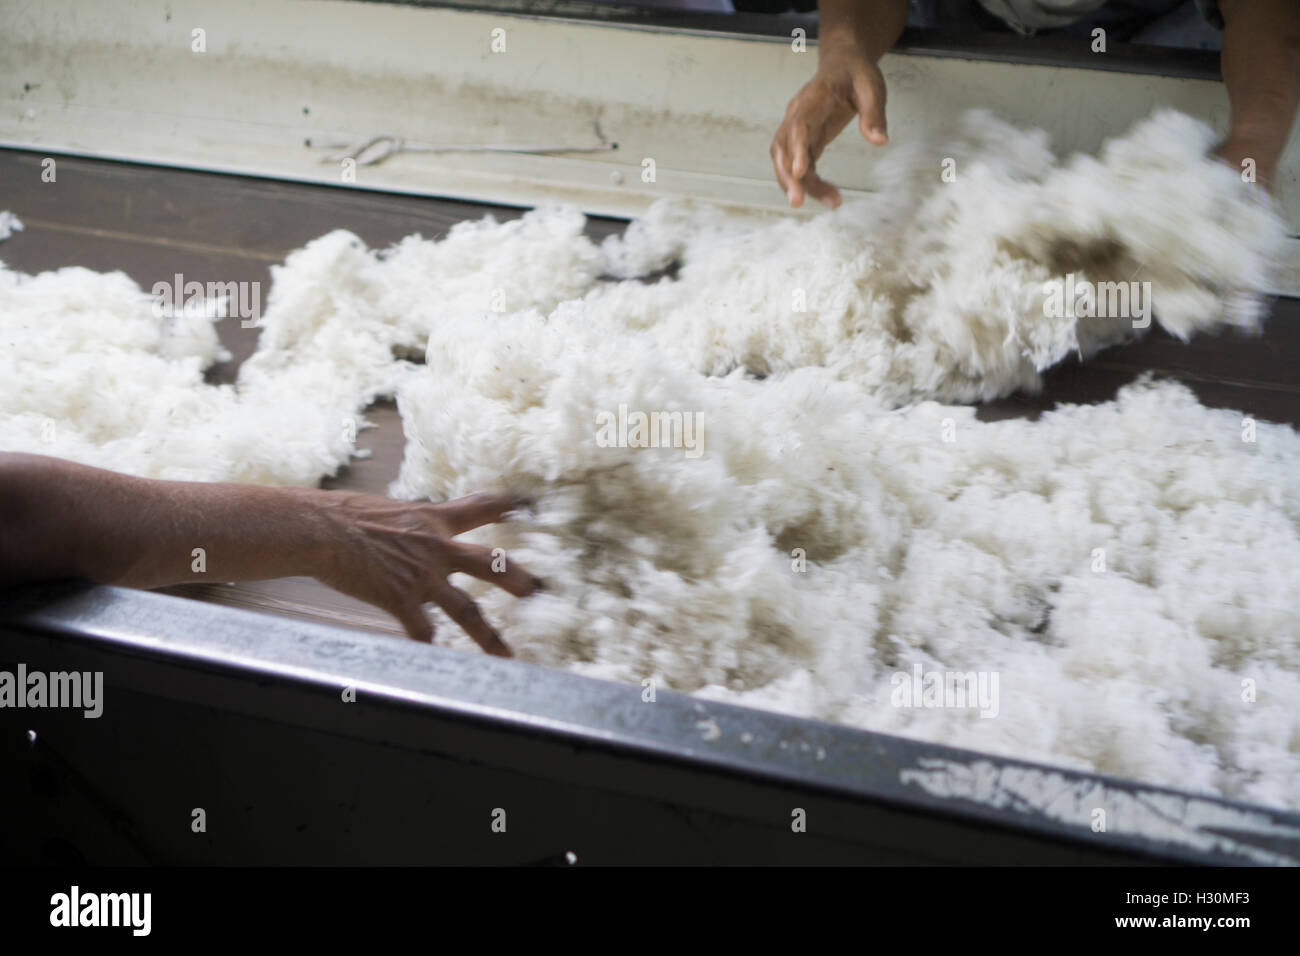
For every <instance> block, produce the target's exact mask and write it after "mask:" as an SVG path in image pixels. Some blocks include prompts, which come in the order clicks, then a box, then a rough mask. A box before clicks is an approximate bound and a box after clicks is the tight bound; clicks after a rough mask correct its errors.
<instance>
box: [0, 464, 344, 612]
mask: <svg viewBox="0 0 1300 956" xmlns="http://www.w3.org/2000/svg"><path fill="white" fill-rule="evenodd" d="M329 494H330V493H328V492H320V491H314V490H312V489H305V488H261V487H256V486H251V485H233V484H210V483H201V482H180V481H151V480H147V479H143V478H133V477H130V476H128V475H120V474H117V473H115V472H111V471H104V470H102V469H98V468H89V467H86V466H84V465H78V464H74V463H72V462H68V461H63V460H61V459H57V458H45V457H42V456H39V455H20V454H11V453H0V582H3V583H7V584H12V583H18V582H23V581H39V580H52V579H57V578H71V577H77V578H86V579H89V580H91V581H95V582H98V583H102V584H121V585H126V586H131V587H144V588H151V587H160V586H162V585H166V584H177V583H180V582H183V581H195V580H212V581H237V580H258V579H263V578H276V577H284V576H289V575H311V576H315V575H317V574H319V573H321V572H322V570H323V569H324V562H325V561H327V560H328V556H329V553H330V547H331V535H332V534H333V531H332V529H331V528H330V526H329V523H328V520H327V518H326V517H325V515H324V513H323V511H322V509H321V507H320V504H321V502H322V500H323V496H328V495H329ZM196 549H201V551H198V552H197V553H196Z"/></svg>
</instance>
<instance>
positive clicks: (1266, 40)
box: [1219, 0, 1300, 184]
mask: <svg viewBox="0 0 1300 956" xmlns="http://www.w3.org/2000/svg"><path fill="white" fill-rule="evenodd" d="M1219 9H1220V10H1221V11H1222V13H1223V21H1224V30H1223V55H1222V57H1221V63H1222V68H1223V82H1224V84H1225V85H1226V86H1227V88H1228V101H1229V103H1230V104H1231V105H1232V125H1231V128H1230V129H1229V131H1228V136H1227V139H1225V140H1224V142H1223V144H1222V145H1221V146H1220V147H1219V155H1220V156H1221V157H1223V159H1224V160H1225V161H1227V162H1229V163H1231V164H1232V165H1234V166H1237V167H1238V168H1240V165H1241V162H1242V160H1245V159H1253V160H1255V166H1256V173H1257V175H1258V177H1259V179H1260V181H1261V182H1264V183H1266V184H1271V182H1272V180H1273V174H1274V172H1275V170H1276V169H1277V163H1278V160H1279V159H1280V158H1281V156H1282V151H1283V149H1285V148H1286V143H1287V139H1288V138H1289V137H1290V135H1291V125H1292V123H1293V122H1294V120H1295V114H1296V110H1297V108H1300V0H1220V3H1219Z"/></svg>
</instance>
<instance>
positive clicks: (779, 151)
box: [772, 127, 791, 199]
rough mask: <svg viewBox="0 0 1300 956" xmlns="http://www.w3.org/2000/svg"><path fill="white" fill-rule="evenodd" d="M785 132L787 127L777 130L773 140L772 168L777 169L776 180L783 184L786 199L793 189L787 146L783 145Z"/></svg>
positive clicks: (782, 190)
mask: <svg viewBox="0 0 1300 956" xmlns="http://www.w3.org/2000/svg"><path fill="white" fill-rule="evenodd" d="M784 134H785V127H782V128H781V129H780V130H779V131H777V134H776V136H777V138H776V139H775V140H773V141H772V168H773V169H774V170H776V181H777V182H778V183H780V184H781V192H783V193H785V196H786V199H789V198H790V189H791V180H790V170H789V169H788V168H786V155H785V148H784V147H783V146H782V145H781V141H782V138H783V136H784Z"/></svg>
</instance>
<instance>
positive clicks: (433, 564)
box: [0, 452, 539, 656]
mask: <svg viewBox="0 0 1300 956" xmlns="http://www.w3.org/2000/svg"><path fill="white" fill-rule="evenodd" d="M512 507H513V505H512V503H511V502H510V500H509V499H507V498H503V497H499V496H491V495H475V496H472V497H469V498H460V499H457V500H456V501H450V502H447V503H445V504H423V503H413V502H398V501H391V500H389V499H387V498H381V497H378V496H374V495H359V494H351V493H348V492H337V491H318V490H315V489H309V488H263V487H258V486H254V485H236V484H209V483H203V482H184V481H151V480H148V479H144V478H133V477H130V476H128V475H121V474H117V473H116V472H111V471H104V470H102V469H99V468H89V467H86V466H84V465H78V464H74V463H72V462H69V461H63V460H61V459H58V458H46V457H43V456H40V455H23V454H14V453H8V452H0V584H16V583H21V582H31V581H41V580H54V579H58V578H86V579H88V580H91V581H95V582H98V583H101V584H121V585H126V586H129V587H140V588H153V587H161V586H163V585H167V584H179V583H181V582H185V581H251V580H259V579H264V578H278V577H287V576H290V575H307V576H310V577H314V578H317V579H319V580H320V581H322V582H323V583H325V584H328V585H329V586H331V587H333V588H336V589H337V590H340V591H343V592H344V593H345V594H350V595H352V596H353V597H356V598H359V599H361V600H363V601H367V602H369V603H371V604H375V605H377V606H379V607H381V608H383V609H384V610H386V611H388V612H389V613H391V614H393V615H394V616H395V617H396V618H397V619H398V620H400V621H401V622H402V625H403V626H404V627H405V628H406V630H407V632H408V633H409V634H410V635H411V636H412V637H414V638H416V639H417V640H424V641H428V640H431V639H432V637H433V627H432V625H431V624H430V623H429V621H428V619H427V618H426V617H425V615H424V612H423V610H422V609H421V605H423V604H425V603H429V602H432V603H436V604H438V605H439V606H440V607H442V608H443V610H445V611H446V612H447V613H448V615H449V616H450V617H451V618H452V619H453V620H455V621H456V622H457V623H458V624H459V625H460V626H461V627H463V628H464V629H465V631H466V632H467V633H468V634H469V635H470V636H471V637H473V638H474V640H476V641H477V642H478V643H479V644H480V646H482V647H483V649H484V650H486V651H488V652H489V653H493V654H498V655H502V656H506V655H508V654H509V653H510V652H509V649H508V648H507V647H506V645H505V644H504V643H503V642H502V641H501V638H500V637H499V636H498V635H497V634H496V632H495V631H494V630H493V629H492V628H491V627H490V626H489V625H488V624H487V622H486V621H484V620H483V617H482V615H481V614H480V613H479V610H478V607H477V606H476V605H475V604H474V602H473V600H471V599H470V598H469V596H468V595H466V594H465V593H464V592H463V591H460V590H459V589H457V588H455V587H453V586H452V585H451V584H450V583H448V581H447V576H448V575H449V574H452V573H455V572H463V573H466V574H470V575H473V576H474V577H477V578H481V579H483V580H486V581H491V582H492V583H494V584H496V585H498V586H500V587H502V588H504V589H505V590H507V591H509V592H510V593H511V594H515V595H518V596H520V597H522V596H524V595H527V594H530V593H532V592H533V591H534V590H535V589H536V588H537V586H538V583H539V582H538V581H537V580H536V579H534V578H533V577H532V575H530V574H529V573H528V572H527V571H525V570H524V569H523V568H521V567H519V566H518V565H516V564H514V563H513V562H509V561H508V562H507V563H506V568H505V570H504V571H502V572H500V573H497V572H496V571H494V570H493V568H492V555H491V552H489V551H488V550H487V549H486V548H482V547H478V546H476V545H471V544H468V543H466V542H461V541H456V540H453V536H454V535H457V534H461V533H462V532H465V531H469V530H470V529H472V528H476V527H478V526H480V525H483V524H486V523H488V522H493V521H500V520H502V518H503V517H504V516H505V515H506V514H507V513H508V512H509V511H510V510H511V508H512ZM195 549H202V562H201V564H200V561H199V555H197V554H196V553H195ZM498 566H499V564H498ZM197 568H201V570H197Z"/></svg>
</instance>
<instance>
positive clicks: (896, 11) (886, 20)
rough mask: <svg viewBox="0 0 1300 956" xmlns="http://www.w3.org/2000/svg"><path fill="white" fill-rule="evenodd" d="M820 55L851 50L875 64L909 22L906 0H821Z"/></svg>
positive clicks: (891, 46) (818, 43)
mask: <svg viewBox="0 0 1300 956" xmlns="http://www.w3.org/2000/svg"><path fill="white" fill-rule="evenodd" d="M817 15H818V40H817V47H818V55H819V57H821V58H822V59H825V58H826V57H827V56H828V55H839V54H843V53H846V52H851V53H853V54H855V55H865V56H866V57H867V58H868V59H870V60H871V62H872V63H875V62H876V61H877V60H879V59H880V58H881V57H882V56H884V55H885V54H886V53H887V52H889V50H891V49H892V48H893V46H894V44H895V43H897V42H898V38H899V36H900V35H901V34H902V32H903V27H904V26H906V25H907V0H818V3H817Z"/></svg>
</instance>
